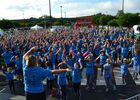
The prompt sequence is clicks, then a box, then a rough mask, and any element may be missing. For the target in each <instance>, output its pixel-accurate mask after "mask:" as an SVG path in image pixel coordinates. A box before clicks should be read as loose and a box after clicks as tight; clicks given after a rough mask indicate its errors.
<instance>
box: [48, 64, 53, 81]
mask: <svg viewBox="0 0 140 100" xmlns="http://www.w3.org/2000/svg"><path fill="white" fill-rule="evenodd" d="M52 69H53V68H51V67H49V66H48V67H47V70H52ZM47 79H48V80H54V76H53V74H49V75H48V76H47Z"/></svg>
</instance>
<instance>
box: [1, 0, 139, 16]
mask: <svg viewBox="0 0 140 100" xmlns="http://www.w3.org/2000/svg"><path fill="white" fill-rule="evenodd" d="M139 4H140V0H125V12H139V11H140V7H139ZM60 6H62V11H63V17H64V16H65V15H64V12H66V16H67V17H78V16H86V15H93V14H96V13H100V12H101V13H107V14H112V15H115V14H116V13H117V11H118V10H120V9H122V8H121V7H122V0H51V8H52V16H54V17H61V9H60ZM0 12H1V13H0V17H3V18H7V19H19V18H20V19H21V18H23V13H24V17H25V18H30V17H32V16H33V17H39V16H41V15H43V14H46V15H49V0H2V1H1V3H0Z"/></svg>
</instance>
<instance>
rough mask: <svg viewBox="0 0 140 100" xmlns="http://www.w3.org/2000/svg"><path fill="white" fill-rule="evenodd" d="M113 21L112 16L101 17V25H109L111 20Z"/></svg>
mask: <svg viewBox="0 0 140 100" xmlns="http://www.w3.org/2000/svg"><path fill="white" fill-rule="evenodd" d="M112 19H114V17H113V16H111V15H104V16H102V17H100V20H99V23H100V24H101V25H108V22H109V21H110V20H112Z"/></svg>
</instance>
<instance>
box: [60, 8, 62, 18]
mask: <svg viewBox="0 0 140 100" xmlns="http://www.w3.org/2000/svg"><path fill="white" fill-rule="evenodd" d="M60 8H61V18H62V6H60Z"/></svg>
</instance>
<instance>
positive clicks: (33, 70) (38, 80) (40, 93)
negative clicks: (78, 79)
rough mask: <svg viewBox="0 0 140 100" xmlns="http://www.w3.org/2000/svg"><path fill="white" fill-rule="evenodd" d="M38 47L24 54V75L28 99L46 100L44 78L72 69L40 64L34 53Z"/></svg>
mask: <svg viewBox="0 0 140 100" xmlns="http://www.w3.org/2000/svg"><path fill="white" fill-rule="evenodd" d="M37 50H38V48H37V47H32V48H31V49H30V50H29V51H27V52H26V53H25V54H24V56H23V76H24V85H25V86H24V90H25V95H26V100H46V93H45V89H44V86H43V80H44V79H45V78H46V77H47V76H49V75H50V74H58V73H63V72H69V71H71V70H70V69H69V68H66V69H56V70H47V69H43V68H42V66H38V59H37V57H36V56H34V55H32V54H33V53H34V52H35V51H37Z"/></svg>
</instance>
